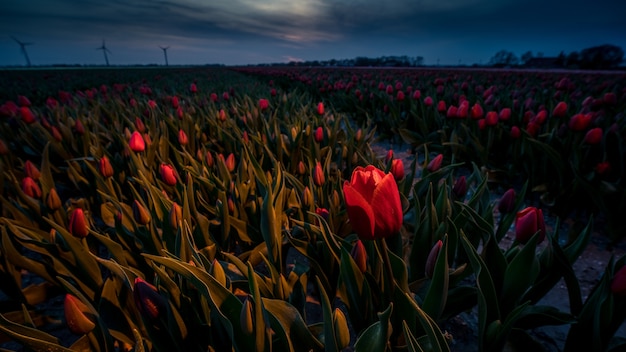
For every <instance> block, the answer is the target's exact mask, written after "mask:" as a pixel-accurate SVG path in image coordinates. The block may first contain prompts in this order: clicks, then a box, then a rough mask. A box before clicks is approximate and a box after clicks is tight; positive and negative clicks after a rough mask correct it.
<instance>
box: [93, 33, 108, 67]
mask: <svg viewBox="0 0 626 352" xmlns="http://www.w3.org/2000/svg"><path fill="white" fill-rule="evenodd" d="M96 50H102V52H103V53H104V61H106V63H107V66H109V57H108V56H107V52H109V54H111V51H110V50H109V49H107V47H106V45H105V44H104V39H102V46H101V47H99V48H96Z"/></svg>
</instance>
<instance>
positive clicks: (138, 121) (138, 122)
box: [135, 117, 146, 133]
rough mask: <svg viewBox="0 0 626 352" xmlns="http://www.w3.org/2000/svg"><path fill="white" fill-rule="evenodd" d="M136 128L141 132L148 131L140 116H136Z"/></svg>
mask: <svg viewBox="0 0 626 352" xmlns="http://www.w3.org/2000/svg"><path fill="white" fill-rule="evenodd" d="M135 129H137V131H139V132H141V133H144V132H146V125H145V124H144V123H143V121H142V120H141V119H140V118H139V117H135Z"/></svg>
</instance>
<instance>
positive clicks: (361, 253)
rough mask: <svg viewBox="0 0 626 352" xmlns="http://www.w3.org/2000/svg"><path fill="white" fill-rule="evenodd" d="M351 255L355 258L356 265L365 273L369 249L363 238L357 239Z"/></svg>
mask: <svg viewBox="0 0 626 352" xmlns="http://www.w3.org/2000/svg"><path fill="white" fill-rule="evenodd" d="M350 256H352V259H354V262H355V263H356V266H357V267H358V268H359V270H360V271H361V272H362V273H364V272H365V271H366V270H367V251H366V250H365V246H364V245H363V242H362V241H361V240H357V241H356V243H354V246H353V247H352V250H351V251H350Z"/></svg>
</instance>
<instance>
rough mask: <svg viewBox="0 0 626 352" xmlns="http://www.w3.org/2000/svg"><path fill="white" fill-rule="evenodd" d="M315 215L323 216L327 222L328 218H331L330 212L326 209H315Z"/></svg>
mask: <svg viewBox="0 0 626 352" xmlns="http://www.w3.org/2000/svg"><path fill="white" fill-rule="evenodd" d="M315 214H317V215H319V216H321V217H322V219H324V220H326V221H328V217H329V216H330V213H329V212H328V209H326V208H315Z"/></svg>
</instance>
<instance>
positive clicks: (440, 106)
mask: <svg viewBox="0 0 626 352" xmlns="http://www.w3.org/2000/svg"><path fill="white" fill-rule="evenodd" d="M446 110H447V108H446V102H445V101H443V100H439V102H438V103H437V111H439V112H441V113H444V112H446Z"/></svg>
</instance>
